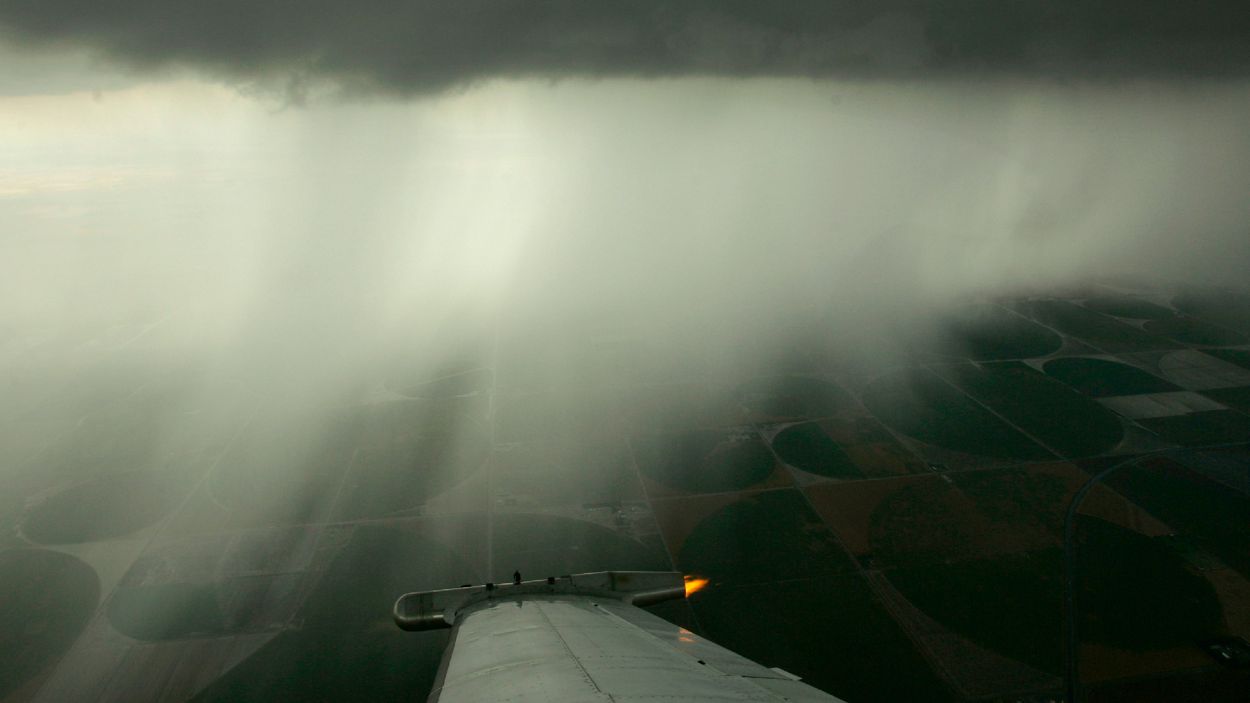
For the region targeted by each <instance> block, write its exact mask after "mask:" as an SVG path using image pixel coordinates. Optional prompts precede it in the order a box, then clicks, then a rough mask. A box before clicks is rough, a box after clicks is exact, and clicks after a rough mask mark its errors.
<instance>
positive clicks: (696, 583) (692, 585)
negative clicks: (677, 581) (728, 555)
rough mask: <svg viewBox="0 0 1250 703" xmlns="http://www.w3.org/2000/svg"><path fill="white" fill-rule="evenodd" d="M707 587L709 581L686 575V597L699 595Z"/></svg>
mask: <svg viewBox="0 0 1250 703" xmlns="http://www.w3.org/2000/svg"><path fill="white" fill-rule="evenodd" d="M706 585H707V579H704V578H699V577H698V576H690V575H689V574H687V575H686V597H687V598H689V597H690V594H692V593H698V592H699V591H701V590H703V587H704V586H706Z"/></svg>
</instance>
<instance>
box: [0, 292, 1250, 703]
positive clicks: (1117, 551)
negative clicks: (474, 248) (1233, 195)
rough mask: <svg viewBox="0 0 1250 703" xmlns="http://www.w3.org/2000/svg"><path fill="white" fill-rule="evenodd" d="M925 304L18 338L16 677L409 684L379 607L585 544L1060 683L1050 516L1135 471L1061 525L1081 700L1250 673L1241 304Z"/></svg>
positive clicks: (414, 683) (959, 684)
mask: <svg viewBox="0 0 1250 703" xmlns="http://www.w3.org/2000/svg"><path fill="white" fill-rule="evenodd" d="M932 322H933V324H932V328H931V330H926V331H924V332H923V334H921V333H917V336H914V337H909V338H908V339H907V340H906V342H897V343H895V342H891V341H890V340H885V341H881V340H878V341H879V342H881V348H882V349H889V350H891V351H890V352H889V353H881V354H875V353H874V354H871V355H867V356H870V357H871V358H869V359H864V358H863V357H864V356H865V355H859V356H856V355H853V354H852V355H848V354H846V353H845V352H846V349H845V348H844V347H839V346H838V344H837V343H835V342H836V339H834V338H835V337H838V336H839V335H840V334H841V333H842V331H841V330H829V331H828V334H827V335H822V334H820V333H819V331H817V332H815V333H814V332H812V331H811V330H804V332H803V334H801V335H795V336H794V339H793V340H792V339H790V338H787V337H786V336H785V335H783V334H781V333H778V335H777V338H776V339H764V340H761V339H742V340H739V343H738V344H735V345H724V344H720V345H712V344H708V345H707V346H706V347H700V346H699V344H698V343H697V338H698V331H697V330H681V331H677V332H676V333H674V332H673V331H672V330H664V331H656V330H649V329H647V328H646V327H645V325H640V323H638V322H637V321H620V323H619V324H616V323H614V321H612V320H606V321H593V324H592V323H586V324H570V325H568V326H567V327H565V328H563V329H562V330H551V331H550V334H542V335H519V334H516V333H515V332H512V331H509V329H507V328H505V327H502V326H501V328H500V329H497V330H495V329H492V330H487V331H485V332H481V331H479V330H474V331H473V332H472V333H471V334H470V333H466V334H465V335H464V336H462V337H457V338H456V339H457V342H456V345H454V348H455V350H456V351H455V353H451V352H450V351H448V350H446V349H441V350H440V351H439V352H438V353H435V352H433V351H431V350H430V347H438V345H437V344H436V340H428V339H419V340H413V341H412V343H411V345H410V347H411V349H412V350H413V351H412V352H411V354H397V355H396V356H395V357H394V358H393V359H388V360H387V361H385V363H379V364H378V365H377V367H376V368H373V369H371V370H370V373H369V374H366V376H367V377H366V378H363V379H358V380H357V382H354V383H352V384H345V385H344V387H341V388H335V389H333V390H324V389H320V388H319V387H318V385H317V384H316V383H313V379H309V383H308V388H303V389H301V388H299V387H298V386H297V385H292V384H290V383H284V384H276V383H275V384H272V385H266V382H265V381H264V379H258V378H255V377H250V376H248V375H247V374H243V373H234V372H228V371H223V370H222V369H219V368H216V367H213V366H212V365H209V364H203V365H197V364H195V363H191V362H187V361H183V362H179V363H168V362H167V361H162V359H164V358H165V357H163V356H162V355H161V354H160V353H159V347H156V346H154V347H153V348H145V347H144V346H143V345H142V344H138V345H133V346H130V347H127V348H125V349H102V348H98V347H95V346H90V345H82V344H79V343H76V342H72V341H66V340H63V339H62V340H58V339H56V338H51V339H50V340H48V341H45V342H43V344H44V347H40V346H38V345H37V344H35V343H34V342H31V343H29V344H28V343H26V342H24V341H22V338H21V335H16V336H12V337H10V338H9V339H8V340H7V341H5V342H3V344H4V345H5V346H2V347H0V354H2V356H0V361H3V365H2V366H0V372H3V373H4V374H7V376H6V378H7V379H8V382H9V387H11V388H12V389H13V391H14V392H13V398H14V399H15V400H16V401H17V407H16V408H15V409H13V410H5V411H4V412H5V413H6V415H5V417H4V419H5V420H6V422H4V423H0V427H3V428H4V429H3V432H4V433H5V440H6V441H5V442H4V443H3V451H4V452H5V454H4V462H5V465H4V471H3V472H0V528H2V530H3V531H2V532H0V651H3V652H4V653H5V654H3V655H0V701H3V702H5V703H8V702H9V701H26V700H41V701H59V700H75V699H79V700H104V701H108V700H115V701H131V700H174V701H176V700H190V699H194V700H199V701H248V700H255V701H280V700H288V701H317V700H359V699H366V700H385V699H400V698H403V699H409V698H414V697H415V698H418V699H419V698H421V697H423V696H424V695H425V694H426V691H427V690H428V688H429V686H430V685H431V683H432V681H433V680H434V676H435V674H436V671H437V667H438V662H439V658H440V657H441V655H442V651H443V647H444V645H445V643H446V634H445V633H425V634H406V633H402V632H400V631H399V630H397V629H396V628H395V627H394V626H393V625H392V624H391V622H390V608H391V605H392V603H393V601H394V599H395V598H396V597H397V596H399V595H400V594H402V593H404V592H406V591H412V590H421V589H432V588H441V587H450V586H456V585H460V584H463V583H482V582H486V581H492V580H493V581H499V580H504V579H508V578H510V577H511V574H512V573H513V571H514V570H519V571H521V572H522V574H523V575H524V576H525V577H526V578H533V577H540V576H546V575H555V574H566V573H574V572H578V571H591V570H600V569H648V570H650V569H655V570H670V569H672V570H679V571H683V572H685V573H692V574H698V575H701V576H703V577H705V578H708V579H709V580H710V584H709V586H708V587H707V588H706V589H704V590H703V591H701V592H699V593H697V594H695V595H694V596H692V597H691V598H690V599H688V600H687V601H685V602H683V603H677V604H666V605H665V606H662V607H660V608H657V611H656V612H657V613H659V614H660V615H662V616H663V617H666V618H669V619H671V620H673V621H675V622H678V623H680V624H682V625H683V626H685V627H689V628H691V629H694V630H696V631H699V632H701V633H702V634H704V635H706V636H708V637H709V638H711V639H712V640H714V641H716V642H718V643H720V644H722V645H725V646H727V647H730V648H732V649H735V650H737V651H739V652H741V653H743V654H745V655H747V656H749V657H752V658H754V659H756V660H758V661H760V662H761V663H763V664H765V665H767V666H777V667H781V668H783V669H785V670H786V671H789V672H792V673H794V674H796V675H799V676H802V677H803V678H804V679H805V680H807V681H809V682H811V683H812V684H814V685H816V686H819V687H821V688H824V689H827V690H829V691H830V692H832V693H835V694H837V695H839V696H843V697H845V698H846V699H847V700H850V701H852V702H853V703H860V702H863V701H897V700H908V701H913V700H914V701H959V700H969V701H971V700H977V701H988V700H1017V699H1027V698H1026V697H1029V696H1035V697H1037V698H1036V699H1038V700H1045V699H1047V697H1048V696H1049V697H1054V696H1056V695H1057V694H1058V691H1060V690H1061V687H1062V682H1061V679H1060V672H1061V671H1062V667H1061V651H1062V650H1061V641H1062V629H1061V625H1062V619H1061V602H1062V587H1063V581H1062V574H1061V562H1062V554H1063V551H1062V550H1063V530H1062V528H1063V524H1062V523H1063V515H1064V511H1065V509H1066V507H1067V505H1068V503H1069V501H1070V500H1071V499H1072V497H1073V496H1074V495H1075V494H1076V492H1077V491H1078V490H1079V489H1080V487H1081V486H1082V485H1083V484H1084V483H1085V482H1086V481H1087V480H1088V479H1089V478H1090V476H1092V475H1093V474H1094V473H1096V472H1098V471H1099V470H1101V469H1103V468H1106V467H1108V466H1111V465H1113V464H1117V463H1123V464H1124V466H1123V467H1122V468H1121V469H1118V470H1117V472H1116V473H1114V474H1113V475H1112V476H1110V477H1109V478H1108V480H1107V481H1106V485H1104V486H1101V487H1099V488H1096V489H1095V490H1093V491H1092V492H1091V493H1090V494H1089V497H1088V499H1087V500H1086V502H1085V503H1084V505H1083V507H1082V509H1081V512H1080V516H1079V518H1078V523H1077V529H1076V540H1075V547H1076V549H1077V555H1078V564H1079V579H1078V598H1079V605H1080V608H1079V622H1080V624H1081V633H1082V639H1081V658H1082V672H1083V675H1084V677H1085V682H1086V683H1087V685H1088V686H1089V691H1090V693H1091V699H1092V700H1105V701H1120V700H1134V701H1169V702H1170V701H1183V700H1204V701H1233V700H1243V699H1244V692H1245V691H1247V690H1250V673H1247V672H1246V671H1238V670H1234V669H1230V668H1226V667H1223V666H1221V665H1219V664H1217V663H1216V662H1215V660H1214V659H1212V658H1211V657H1209V656H1208V655H1207V654H1206V653H1205V652H1204V651H1203V650H1202V648H1201V647H1200V642H1202V641H1204V640H1207V639H1210V638H1213V637H1221V636H1228V635H1232V636H1241V637H1248V638H1250V522H1247V516H1250V394H1248V393H1247V390H1248V389H1250V340H1248V339H1247V338H1246V337H1245V336H1244V335H1246V334H1250V298H1247V297H1245V296H1244V295H1242V294H1238V293H1232V292H1228V291H1204V290H1186V291H1177V292H1171V293H1168V292H1161V291H1160V290H1158V289H1143V290H1134V289H1129V288H1124V287H1109V286H1106V287H1097V286H1096V287H1092V288H1091V289H1088V290H1082V291H1078V292H1072V293H1065V294H1064V295H1037V296H1022V297H1016V298H1011V299H1002V300H982V301H976V302H970V303H968V304H967V305H966V306H965V307H964V308H961V309H960V310H956V311H953V312H951V313H950V314H949V316H947V317H944V318H942V319H936V320H933V321H932ZM675 334H680V335H685V337H693V338H695V339H696V341H695V342H691V341H690V340H689V339H686V338H685V337H682V338H680V339H675V336H674V335H675ZM475 335H476V336H475ZM145 342H147V343H151V344H153V345H158V344H159V337H158V336H156V335H152V336H151V337H148V338H145ZM666 345H672V346H674V347H680V349H681V353H674V352H672V350H671V349H669V348H668V346H666ZM406 348H407V347H406ZM761 350H763V351H761ZM739 357H742V358H739ZM743 359H747V360H745V361H744V360H743ZM761 360H762V361H761ZM314 390H316V392H314ZM1144 682H1149V683H1148V684H1147V683H1144ZM1238 696H1242V697H1243V698H1238Z"/></svg>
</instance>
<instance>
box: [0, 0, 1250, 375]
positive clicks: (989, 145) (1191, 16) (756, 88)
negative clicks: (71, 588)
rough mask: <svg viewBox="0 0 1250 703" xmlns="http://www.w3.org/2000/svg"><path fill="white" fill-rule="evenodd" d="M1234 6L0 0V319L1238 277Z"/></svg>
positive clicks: (1241, 164) (1246, 97)
mask: <svg viewBox="0 0 1250 703" xmlns="http://www.w3.org/2000/svg"><path fill="white" fill-rule="evenodd" d="M1120 5H1123V7H1120ZM1247 22H1250V19H1248V18H1247V15H1246V13H1244V12H1242V11H1239V10H1238V8H1237V6H1236V5H1235V4H1232V3H1226V4H1218V3H1186V4H1183V5H1182V4H1179V3H1163V2H1146V3H1141V2H1138V3H1121V4H1117V3H1098V4H1092V3H1060V4H1056V3H1040V2H1038V3H1033V2H1013V3H1001V2H966V1H965V2H945V3H935V2H888V3H879V2H878V3H857V2H851V3H826V2H819V3H817V2H798V3H784V4H782V5H780V6H777V5H769V4H764V3H740V2H735V3H724V2H718V3H711V2H707V3H682V4H680V5H669V4H664V3H656V2H641V3H588V2H554V3H540V4H533V3H503V2H470V3H454V4H450V5H449V4H447V3H432V2H418V3H377V2H372V3H352V4H342V3H327V2H318V3H300V4H299V5H298V9H296V6H295V5H291V4H285V3H282V4H279V3H255V2H249V3H208V4H205V3H192V2H185V3H184V2H163V3H146V2H144V3H131V4H129V5H126V4H118V3H103V4H101V3H85V2H69V1H66V0H44V1H42V2H20V1H15V0H0V32H2V33H3V36H5V37H6V39H5V41H4V43H3V45H2V48H0V59H3V60H0V261H2V263H0V292H3V300H4V302H3V303H0V313H3V317H4V321H5V322H4V324H5V325H7V327H8V328H9V329H20V330H28V329H32V326H38V325H52V326H57V325H61V324H64V325H68V326H70V327H74V326H76V325H78V324H79V323H82V324H84V325H106V326H107V325H108V324H114V323H118V322H127V323H130V322H134V321H135V320H140V321H148V322H150V321H152V320H162V319H174V318H177V319H183V320H185V319H194V320H195V321H196V322H195V324H194V326H193V327H191V328H188V329H183V330H181V331H180V332H179V334H178V335H177V338H178V339H179V340H180V343H185V344H188V345H192V346H194V345H197V344H206V343H208V342H210V341H212V342H214V343H223V344H229V343H232V342H231V340H235V341H237V340H241V339H248V340H256V339H258V338H259V336H263V335H266V334H272V335H274V336H275V337H276V338H281V339H282V340H294V341H289V343H290V344H293V345H296V346H299V345H301V344H303V345H305V346H309V347H314V348H318V349H324V348H327V345H329V346H333V343H332V342H331V341H329V340H339V339H351V340H354V342H360V341H361V340H370V341H371V342H376V343H377V344H379V345H382V344H383V340H387V339H389V336H390V335H392V334H395V333H396V330H408V331H410V330H412V329H413V328H414V326H416V327H421V326H422V325H426V326H429V328H431V329H433V328H437V327H438V326H439V325H441V324H443V323H444V321H445V320H447V319H460V318H463V317H466V316H470V317H471V316H475V315H482V316H485V315H501V314H502V315H504V316H505V317H506V318H513V319H525V318H526V316H533V315H542V316H557V317H558V315H559V314H564V313H560V312H559V311H561V310H566V309H567V310H572V309H581V310H583V311H585V310H617V311H621V310H624V311H626V312H627V313H629V314H638V315H642V316H649V315H657V316H659V315H666V314H675V313H674V311H675V310H685V311H686V312H690V313H691V314H694V315H696V316H697V315H702V314H705V313H706V314H716V315H721V316H722V317H721V318H718V320H719V321H718V324H726V325H728V326H730V327H732V326H733V324H732V323H727V322H726V319H733V318H734V316H743V318H744V319H745V318H746V317H749V316H751V315H757V316H770V315H772V316H776V315H779V314H780V313H779V311H782V310H795V311H796V310H799V309H803V308H805V307H822V306H832V307H833V308H835V309H840V310H843V311H844V312H846V314H853V315H856V316H859V317H868V318H870V317H873V316H880V314H884V313H883V312H882V311H887V310H888V311H890V313H889V314H891V315H895V314H900V311H906V310H919V309H921V308H923V307H926V306H928V305H932V304H937V303H940V302H942V301H945V300H950V299H954V298H958V297H960V296H963V295H966V294H969V293H983V292H987V291H988V292H998V291H1004V290H1014V289H1017V288H1019V287H1022V286H1029V285H1039V286H1054V285H1066V284H1068V283H1072V282H1076V281H1079V280H1083V279H1085V278H1089V277H1096V276H1105V275H1108V274H1115V273H1121V272H1126V271H1127V272H1137V273H1144V274H1146V275H1147V276H1149V277H1154V278H1158V279H1163V278H1178V279H1182V280H1189V281H1199V282H1204V283H1210V282H1215V283H1220V282H1224V283H1232V284H1237V283H1239V282H1240V281H1241V278H1242V276H1243V272H1244V270H1246V266H1247V264H1250V244H1247V242H1248V241H1250V232H1248V229H1250V201H1247V199H1246V198H1245V184H1246V183H1247V182H1250V136H1247V131H1246V130H1245V127H1244V125H1245V124H1248V123H1250V90H1247V88H1248V87H1250V84H1248V83H1247V81H1246V77H1245V74H1246V69H1247V67H1250V63H1248V62H1247V57H1248V56H1250V54H1248V53H1247V52H1248V51H1250V31H1246V24H1247ZM501 311H502V312H501ZM709 311H715V313H712V312H709ZM569 314H572V313H569ZM796 314H797V313H796ZM275 329H277V330H279V332H274V331H273V330H275ZM260 347H261V348H265V345H260ZM281 356H282V355H281V354H275V358H280V357H281Z"/></svg>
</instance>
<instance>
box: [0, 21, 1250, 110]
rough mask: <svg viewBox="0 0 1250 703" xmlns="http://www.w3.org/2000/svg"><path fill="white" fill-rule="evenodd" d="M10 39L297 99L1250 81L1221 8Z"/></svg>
mask: <svg viewBox="0 0 1250 703" xmlns="http://www.w3.org/2000/svg"><path fill="white" fill-rule="evenodd" d="M0 27H3V28H4V29H6V30H7V31H8V32H9V34H10V36H11V37H13V38H15V39H18V40H20V41H22V42H24V43H27V44H30V45H35V46H54V47H56V48H57V49H58V50H61V51H64V50H68V49H71V48H83V49H88V50H90V51H93V52H98V53H99V54H102V55H104V56H107V57H109V58H111V59H115V60H117V61H121V62H124V63H126V64H128V65H131V66H135V67H143V68H148V69H151V68H155V67H170V66H191V67H195V68H198V69H203V70H205V71H208V72H211V73H213V74H215V75H221V76H230V77H232V78H234V79H235V80H257V81H261V82H273V83H278V84H283V85H288V86H295V88H296V89H298V88H299V87H300V86H302V85H303V84H305V83H306V82H308V81H312V82H317V81H322V80H326V81H330V82H333V83H335V84H336V85H338V86H340V87H345V88H348V89H351V90H370V91H373V90H381V91H397V92H429V91H438V90H443V89H446V88H448V87H452V86H458V85H464V84H469V83H473V82H476V81H481V80H486V79H490V78H496V77H563V76H598V77H629V76H646V77H655V76H680V75H718V76H818V77H842V78H846V77H861V76H870V77H911V78H917V77H920V78H924V77H931V76H935V75H973V76H986V75H1000V74H1008V75H1014V76H1024V75H1031V76H1047V77H1057V78H1070V77H1082V78H1095V79H1123V78H1125V77H1140V76H1181V77H1225V76H1230V75H1242V74H1244V73H1245V71H1246V69H1247V68H1248V67H1250V13H1247V12H1246V11H1245V6H1244V4H1243V3H1239V2H1235V1H1227V2H1219V1H1215V0H1197V1H1194V2H1176V1H1175V0H1113V1H1108V2H1088V1H1082V0H1012V1H1010V2H1002V1H1000V0H790V1H788V2H780V3H774V2H759V1H758V0H694V1H690V2H664V1H662V0H631V1H629V2H613V1H610V0H545V1H542V2H516V1H515V0H465V1H461V2H450V3H449V2H441V1H438V0H416V1H412V2H409V1H402V0H360V1H357V2H338V1H336V0H309V1H307V2H272V1H270V2H256V1H252V0H222V1H220V2H199V1H198V0H167V1H165V2H149V1H147V0H119V1H118V2H90V1H87V0H0ZM6 73H13V70H12V69H9V70H6ZM10 80H11V78H10ZM38 80H39V77H37V76H32V78H31V81H32V83H35V84H37V81H38ZM32 89H34V86H32ZM10 90H11V88H10Z"/></svg>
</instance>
